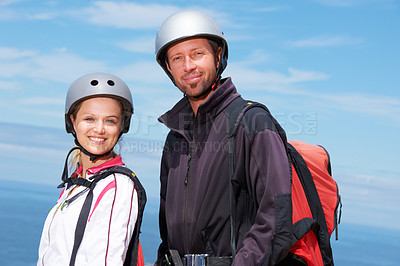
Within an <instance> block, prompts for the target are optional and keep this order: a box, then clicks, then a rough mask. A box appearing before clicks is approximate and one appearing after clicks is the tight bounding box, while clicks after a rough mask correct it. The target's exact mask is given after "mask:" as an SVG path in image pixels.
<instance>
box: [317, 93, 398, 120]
mask: <svg viewBox="0 0 400 266" xmlns="http://www.w3.org/2000/svg"><path fill="white" fill-rule="evenodd" d="M309 96H310V97H315V98H318V99H320V100H322V101H323V102H324V103H326V104H327V105H328V104H329V103H330V104H329V105H330V106H331V107H334V108H337V109H342V110H346V111H351V112H356V113H363V114H368V115H375V116H380V117H386V118H391V119H393V120H395V121H400V99H399V98H394V97H388V96H382V95H373V94H361V93H342V94H318V93H317V94H315V93H310V94H309Z"/></svg>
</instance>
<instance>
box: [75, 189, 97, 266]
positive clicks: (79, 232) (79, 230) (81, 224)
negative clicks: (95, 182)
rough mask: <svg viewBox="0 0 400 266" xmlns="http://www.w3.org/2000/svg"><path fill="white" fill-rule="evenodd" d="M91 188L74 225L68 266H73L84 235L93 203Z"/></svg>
mask: <svg viewBox="0 0 400 266" xmlns="http://www.w3.org/2000/svg"><path fill="white" fill-rule="evenodd" d="M93 188H94V186H93V187H91V188H90V190H89V193H88V195H87V196H86V199H85V202H84V203H83V206H82V209H81V212H80V214H79V218H78V222H77V223H76V228H75V239H74V247H73V248H72V253H71V258H70V261H69V265H70V266H74V265H75V260H76V255H77V253H78V249H79V246H80V245H81V242H82V239H83V234H84V233H85V228H86V223H87V220H88V217H89V212H90V208H91V206H92V201H93Z"/></svg>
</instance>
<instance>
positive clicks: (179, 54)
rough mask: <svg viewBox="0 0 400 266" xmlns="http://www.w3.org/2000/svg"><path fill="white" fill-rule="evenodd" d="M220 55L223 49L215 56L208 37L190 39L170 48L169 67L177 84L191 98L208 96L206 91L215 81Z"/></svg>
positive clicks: (168, 54) (168, 52) (168, 53)
mask: <svg viewBox="0 0 400 266" xmlns="http://www.w3.org/2000/svg"><path fill="white" fill-rule="evenodd" d="M220 56H221V49H220V48H219V49H218V54H217V56H215V54H214V52H213V49H212V47H211V45H210V43H209V42H208V40H207V39H204V38H193V39H188V40H184V41H181V42H178V43H176V44H174V45H172V46H171V47H169V48H168V51H167V59H168V64H167V67H168V70H169V71H170V72H171V75H172V76H173V77H174V80H175V84H176V86H177V87H178V88H179V89H180V90H181V91H182V92H183V93H185V94H186V95H187V96H188V97H189V99H193V98H196V97H199V96H202V97H201V98H207V96H208V95H204V93H205V92H206V91H207V90H208V88H209V87H210V86H211V84H212V83H213V81H214V78H215V75H216V69H217V67H218V63H219V58H220Z"/></svg>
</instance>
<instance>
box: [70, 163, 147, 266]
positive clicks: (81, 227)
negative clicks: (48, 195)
mask: <svg viewBox="0 0 400 266" xmlns="http://www.w3.org/2000/svg"><path fill="white" fill-rule="evenodd" d="M115 173H120V174H124V175H126V176H128V177H129V178H130V179H131V180H132V181H133V183H134V186H135V190H136V193H137V196H138V217H137V219H136V224H135V229H134V231H133V234H132V238H131V241H130V243H129V246H128V250H127V253H126V258H125V262H124V266H128V265H129V266H133V265H135V266H136V265H137V255H138V248H139V234H140V227H141V224H142V219H143V212H144V208H145V205H146V201H147V197H146V192H145V190H144V187H143V186H142V184H141V183H140V181H139V179H138V178H137V177H136V175H135V174H134V173H133V172H132V171H131V170H130V169H129V168H126V167H123V166H114V167H110V168H108V169H105V170H104V171H101V172H99V173H98V174H96V175H95V176H93V177H92V179H93V181H92V182H90V181H88V180H86V179H83V178H75V177H71V178H69V179H68V180H67V181H66V183H69V182H71V183H74V184H77V185H81V186H85V187H87V188H89V193H88V195H87V196H86V199H85V202H84V203H83V206H82V209H81V212H80V214H79V217H78V222H77V224H76V229H75V239H74V246H73V249H72V253H71V258H70V262H69V265H70V266H73V265H75V260H76V255H77V253H78V249H79V246H80V245H81V243H82V239H83V235H84V233H85V228H86V224H87V221H88V218H89V213H90V209H91V206H92V202H93V189H94V188H95V186H96V184H97V182H98V181H100V180H101V179H104V178H106V177H107V176H109V175H111V174H115Z"/></svg>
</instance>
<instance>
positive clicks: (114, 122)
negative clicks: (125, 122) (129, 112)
mask: <svg viewBox="0 0 400 266" xmlns="http://www.w3.org/2000/svg"><path fill="white" fill-rule="evenodd" d="M106 122H107V123H109V124H113V125H115V124H117V121H115V120H107V121H106Z"/></svg>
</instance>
